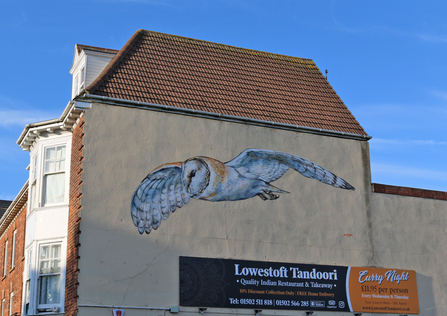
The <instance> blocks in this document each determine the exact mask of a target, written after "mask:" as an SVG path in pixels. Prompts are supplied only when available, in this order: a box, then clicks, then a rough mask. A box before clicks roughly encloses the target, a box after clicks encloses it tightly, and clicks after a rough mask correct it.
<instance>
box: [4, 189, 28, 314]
mask: <svg viewBox="0 0 447 316" xmlns="http://www.w3.org/2000/svg"><path fill="white" fill-rule="evenodd" d="M22 199H25V201H26V199H27V195H26V194H25V196H23V197H22ZM26 210H27V206H24V207H23V208H22V209H21V211H19V212H18V214H17V215H16V217H15V218H14V219H13V220H12V221H11V223H10V224H9V226H8V228H7V229H6V230H5V232H4V233H3V235H2V236H1V237H0V258H1V260H0V264H1V267H0V276H1V281H0V297H1V301H0V312H1V308H2V307H1V303H2V302H3V299H5V309H4V312H5V315H9V312H10V309H11V306H10V304H9V302H10V298H11V293H14V296H13V300H12V302H13V306H12V314H15V313H17V315H20V314H22V312H21V310H22V289H23V269H24V266H25V227H26ZM14 231H16V232H17V233H16V245H15V256H14V257H15V260H14V268H13V267H12V263H11V260H12V248H13V247H12V244H13V236H14ZM6 241H8V257H7V258H5V257H4V254H5V244H6ZM5 259H6V260H7V272H6V276H3V271H4V266H5Z"/></svg>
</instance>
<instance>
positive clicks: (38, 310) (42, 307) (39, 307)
mask: <svg viewBox="0 0 447 316" xmlns="http://www.w3.org/2000/svg"><path fill="white" fill-rule="evenodd" d="M48 245H60V246H61V248H60V252H61V254H60V272H59V273H58V274H59V275H60V284H59V285H60V289H59V295H60V297H59V303H54V304H40V303H39V299H40V293H39V288H40V282H41V276H46V275H47V274H44V275H41V274H40V263H41V260H40V255H41V247H43V246H48ZM35 249H36V251H35V252H36V255H35V259H36V260H35V263H36V264H35V265H34V270H35V271H36V273H35V275H34V278H33V277H31V278H30V280H31V287H30V288H31V292H32V293H30V309H29V312H28V314H29V315H31V314H32V312H33V311H35V314H42V313H51V311H52V308H53V307H59V313H64V306H65V280H66V253H67V243H66V239H55V240H46V241H42V242H38V243H37V244H36V248H35ZM31 267H33V265H32V263H31ZM31 269H33V268H31ZM33 279H34V280H35V282H34V281H33ZM32 283H34V285H33V284H32ZM23 301H24V302H25V300H23Z"/></svg>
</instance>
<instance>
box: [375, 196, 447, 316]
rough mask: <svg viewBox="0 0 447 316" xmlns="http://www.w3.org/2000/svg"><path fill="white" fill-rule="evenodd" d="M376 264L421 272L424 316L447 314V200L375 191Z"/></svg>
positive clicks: (419, 283) (422, 313)
mask: <svg viewBox="0 0 447 316" xmlns="http://www.w3.org/2000/svg"><path fill="white" fill-rule="evenodd" d="M371 205H372V206H371V212H370V216H371V217H370V219H369V220H370V221H371V222H372V223H373V225H372V233H371V235H372V237H373V243H372V246H373V249H374V252H373V257H372V258H371V263H372V265H373V266H379V267H388V268H396V269H397V268H399V269H411V270H415V271H416V273H417V283H418V296H419V311H420V315H424V316H425V315H428V316H430V315H447V271H446V263H447V234H446V227H447V201H442V200H433V199H424V198H416V197H408V196H398V195H388V194H379V193H373V194H372V204H371Z"/></svg>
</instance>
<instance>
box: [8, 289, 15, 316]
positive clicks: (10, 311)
mask: <svg viewBox="0 0 447 316" xmlns="http://www.w3.org/2000/svg"><path fill="white" fill-rule="evenodd" d="M13 297H14V292H11V294H10V295H9V316H12V307H13V304H12V303H13V300H12V299H13Z"/></svg>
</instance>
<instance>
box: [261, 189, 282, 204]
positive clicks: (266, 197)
mask: <svg viewBox="0 0 447 316" xmlns="http://www.w3.org/2000/svg"><path fill="white" fill-rule="evenodd" d="M258 196H259V197H260V198H261V199H262V200H263V201H266V200H276V199H277V198H279V195H277V194H273V193H272V191H265V190H262V193H259V194H258Z"/></svg>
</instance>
